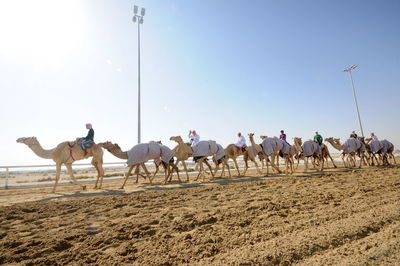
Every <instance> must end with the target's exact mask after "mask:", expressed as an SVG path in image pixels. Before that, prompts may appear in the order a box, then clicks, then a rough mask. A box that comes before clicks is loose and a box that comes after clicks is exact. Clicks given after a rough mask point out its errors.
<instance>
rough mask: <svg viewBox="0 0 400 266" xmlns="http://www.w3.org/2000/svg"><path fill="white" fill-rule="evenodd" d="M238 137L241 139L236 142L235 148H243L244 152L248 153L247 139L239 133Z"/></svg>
mask: <svg viewBox="0 0 400 266" xmlns="http://www.w3.org/2000/svg"><path fill="white" fill-rule="evenodd" d="M238 137H239V139H238V141H237V142H236V144H235V146H236V147H238V148H241V149H242V151H243V152H244V151H246V147H247V145H246V139H245V138H244V137H243V136H242V133H240V132H239V133H238Z"/></svg>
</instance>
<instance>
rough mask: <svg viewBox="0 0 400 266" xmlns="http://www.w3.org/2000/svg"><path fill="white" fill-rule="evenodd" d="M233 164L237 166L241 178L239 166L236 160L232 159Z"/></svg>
mask: <svg viewBox="0 0 400 266" xmlns="http://www.w3.org/2000/svg"><path fill="white" fill-rule="evenodd" d="M232 160H233V163H234V164H235V167H236V170H237V171H238V175H239V176H240V171H239V166H238V164H237V161H236V158H232Z"/></svg>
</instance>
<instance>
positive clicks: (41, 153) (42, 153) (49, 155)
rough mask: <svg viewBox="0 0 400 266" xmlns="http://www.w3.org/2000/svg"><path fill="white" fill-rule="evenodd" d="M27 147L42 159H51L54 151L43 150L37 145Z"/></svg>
mask: <svg viewBox="0 0 400 266" xmlns="http://www.w3.org/2000/svg"><path fill="white" fill-rule="evenodd" d="M28 147H29V148H30V149H31V150H32V151H33V152H34V153H35V154H36V155H37V156H39V157H41V158H44V159H53V154H54V150H55V149H51V150H45V149H43V148H42V146H41V145H40V144H39V143H36V144H28Z"/></svg>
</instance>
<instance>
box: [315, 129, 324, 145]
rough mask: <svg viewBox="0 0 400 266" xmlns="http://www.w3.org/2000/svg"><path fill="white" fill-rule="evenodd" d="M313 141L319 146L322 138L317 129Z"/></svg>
mask: <svg viewBox="0 0 400 266" xmlns="http://www.w3.org/2000/svg"><path fill="white" fill-rule="evenodd" d="M314 141H315V142H317V143H318V145H319V146H321V144H322V141H323V139H322V136H321V135H320V134H319V133H318V131H316V132H315V136H314Z"/></svg>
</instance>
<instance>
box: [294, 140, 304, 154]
mask: <svg viewBox="0 0 400 266" xmlns="http://www.w3.org/2000/svg"><path fill="white" fill-rule="evenodd" d="M294 146H295V147H296V149H297V150H299V151H303V148H302V147H301V145H300V143H299V141H298V140H296V139H295V140H294Z"/></svg>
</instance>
